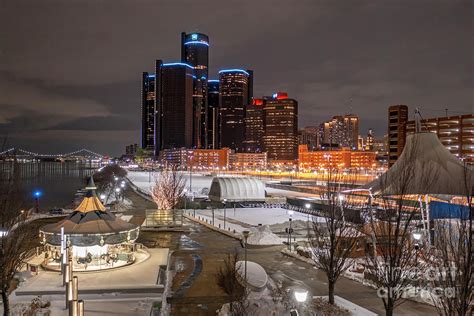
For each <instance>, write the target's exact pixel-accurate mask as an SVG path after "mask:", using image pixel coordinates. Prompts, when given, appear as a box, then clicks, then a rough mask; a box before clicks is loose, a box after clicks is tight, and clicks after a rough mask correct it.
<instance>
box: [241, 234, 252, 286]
mask: <svg viewBox="0 0 474 316" xmlns="http://www.w3.org/2000/svg"><path fill="white" fill-rule="evenodd" d="M242 234H244V240H245V243H244V249H245V256H244V259H245V266H244V267H245V270H244V271H245V272H244V275H245V284H247V239H248V238H249V235H250V231H248V230H244V231H243V232H242Z"/></svg>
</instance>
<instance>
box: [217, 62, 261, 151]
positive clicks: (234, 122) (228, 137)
mask: <svg viewBox="0 0 474 316" xmlns="http://www.w3.org/2000/svg"><path fill="white" fill-rule="evenodd" d="M252 76H253V73H252V71H249V70H242V69H225V70H221V71H219V114H220V141H219V147H220V148H223V147H228V148H231V149H233V150H236V151H244V144H243V141H244V137H245V128H244V118H245V108H246V106H247V105H248V104H250V103H251V99H252V87H251V85H252V82H253V79H252Z"/></svg>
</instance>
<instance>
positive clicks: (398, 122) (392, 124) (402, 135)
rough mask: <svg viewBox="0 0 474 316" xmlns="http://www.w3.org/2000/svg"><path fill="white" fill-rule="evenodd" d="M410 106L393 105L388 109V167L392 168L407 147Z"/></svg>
mask: <svg viewBox="0 0 474 316" xmlns="http://www.w3.org/2000/svg"><path fill="white" fill-rule="evenodd" d="M407 122H408V106H406V105H392V106H390V107H389V108H388V166H389V167H391V166H392V165H393V164H394V163H395V161H397V159H398V157H400V155H401V154H402V151H403V147H405V139H406V123H407Z"/></svg>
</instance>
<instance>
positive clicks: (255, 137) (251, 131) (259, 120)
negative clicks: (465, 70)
mask: <svg viewBox="0 0 474 316" xmlns="http://www.w3.org/2000/svg"><path fill="white" fill-rule="evenodd" d="M263 104H264V100H263V99H253V100H252V104H248V105H247V106H246V108H245V119H244V122H245V133H244V134H245V137H244V148H245V149H244V150H245V152H248V153H260V152H262V137H263V134H264V131H265V129H264V126H263Z"/></svg>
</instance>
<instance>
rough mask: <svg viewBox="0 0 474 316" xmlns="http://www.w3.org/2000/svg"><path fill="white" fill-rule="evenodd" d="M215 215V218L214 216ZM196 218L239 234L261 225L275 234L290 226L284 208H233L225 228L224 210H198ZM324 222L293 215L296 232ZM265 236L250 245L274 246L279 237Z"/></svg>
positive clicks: (300, 214)
mask: <svg viewBox="0 0 474 316" xmlns="http://www.w3.org/2000/svg"><path fill="white" fill-rule="evenodd" d="M213 213H214V216H213V215H212V214H213ZM193 214H194V213H193V211H191V215H193ZM196 217H198V218H200V219H202V220H206V221H207V222H208V223H210V224H211V225H212V224H214V226H216V227H218V228H221V229H225V230H230V231H234V230H235V232H237V233H242V232H243V231H244V230H250V231H252V228H254V227H257V226H258V225H259V224H261V225H262V226H266V225H268V226H269V228H270V230H271V231H272V232H273V233H281V232H284V231H285V228H288V227H289V226H290V223H289V221H288V219H289V217H290V216H289V214H288V210H287V209H283V208H236V209H235V212H234V209H233V208H227V209H226V212H225V219H226V221H225V226H224V209H215V210H214V211H213V210H210V209H206V210H196ZM323 220H324V219H323V218H321V217H315V216H311V215H307V214H303V213H298V212H294V214H293V215H292V227H293V229H294V230H295V232H296V231H297V230H306V229H307V227H308V225H311V223H312V221H323ZM308 221H309V222H308ZM263 235H264V236H260V237H261V238H256V237H255V238H254V239H255V242H254V243H251V242H249V243H251V244H259V245H268V244H274V243H273V241H275V237H278V236H275V235H274V234H272V235H271V236H270V235H269V234H263ZM295 237H296V236H295ZM249 238H250V237H249ZM257 239H260V240H257ZM267 239H268V241H267ZM283 240H286V238H283V239H281V241H280V243H281V242H282V241H283Z"/></svg>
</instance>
